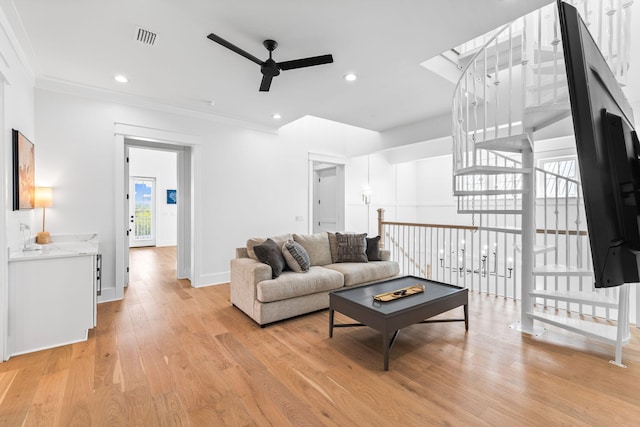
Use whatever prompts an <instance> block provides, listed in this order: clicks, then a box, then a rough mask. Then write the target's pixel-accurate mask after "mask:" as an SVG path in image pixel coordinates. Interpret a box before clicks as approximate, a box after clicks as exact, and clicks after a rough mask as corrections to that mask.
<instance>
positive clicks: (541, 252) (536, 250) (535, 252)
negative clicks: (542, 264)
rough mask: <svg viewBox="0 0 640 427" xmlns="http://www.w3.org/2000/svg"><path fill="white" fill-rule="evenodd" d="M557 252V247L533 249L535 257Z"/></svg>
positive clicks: (540, 246)
mask: <svg viewBox="0 0 640 427" xmlns="http://www.w3.org/2000/svg"><path fill="white" fill-rule="evenodd" d="M555 250H556V247H555V245H536V246H534V247H533V253H534V254H535V255H539V254H544V253H548V252H553V251H555Z"/></svg>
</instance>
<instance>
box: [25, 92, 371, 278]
mask: <svg viewBox="0 0 640 427" xmlns="http://www.w3.org/2000/svg"><path fill="white" fill-rule="evenodd" d="M35 100H36V103H35V106H36V107H35V119H36V130H37V132H38V149H37V152H38V156H39V157H38V158H39V159H41V160H40V167H41V168H40V171H41V176H42V177H43V178H46V179H47V180H48V181H49V182H50V184H51V185H53V186H54V187H56V208H55V212H54V209H51V211H52V213H51V215H49V212H47V218H48V219H47V228H49V229H50V231H52V232H56V233H76V232H97V233H99V234H100V239H101V250H102V253H103V266H104V275H103V286H105V287H108V286H110V285H112V284H113V283H114V268H115V260H114V256H115V248H114V244H115V243H114V235H115V230H114V217H115V212H114V207H113V204H114V199H113V197H114V196H113V195H114V192H115V189H114V184H113V182H114V173H115V172H114V171H115V165H114V162H115V149H114V123H127V124H135V125H137V126H142V127H148V128H154V129H162V130H167V131H172V132H180V133H184V134H189V135H199V136H200V137H201V139H202V141H203V142H202V146H201V147H199V152H200V157H201V158H200V159H199V162H200V164H201V165H202V167H201V171H200V172H199V176H200V178H201V179H200V182H196V183H194V185H195V186H196V187H198V188H199V190H198V191H197V192H196V194H201V196H202V200H201V206H202V209H201V211H199V212H195V215H196V216H199V218H200V219H201V221H196V222H197V223H201V224H202V229H201V230H196V232H197V233H200V234H199V235H200V236H201V238H202V241H203V242H204V244H203V251H202V252H203V253H202V254H195V256H196V257H198V258H200V259H202V265H201V268H200V271H201V275H200V277H195V278H194V281H195V282H196V283H195V284H196V285H204V284H209V283H217V282H223V281H225V280H224V279H226V280H228V275H229V274H228V272H229V260H230V259H231V258H232V257H233V256H234V248H235V247H237V246H242V245H244V244H245V242H246V240H247V239H248V238H249V237H252V236H264V235H273V234H281V233H287V232H299V233H303V232H306V231H307V230H308V214H309V212H308V206H309V204H308V170H307V169H308V156H309V153H310V152H313V153H323V154H329V155H334V156H344V155H345V149H346V148H345V147H346V145H347V144H348V143H349V141H351V140H355V141H358V142H359V143H361V144H365V143H366V141H367V139H374V138H376V137H377V133H375V132H370V131H364V130H358V129H357V128H353V127H350V126H345V125H341V124H338V123H334V122H329V121H326V120H322V119H317V118H304V119H301V120H300V121H299V122H296V123H292V124H289V125H288V126H286V127H283V128H282V129H281V131H280V134H279V135H277V134H272V133H264V132H259V131H255V130H250V129H244V128H240V127H232V126H230V125H226V124H221V123H218V122H215V121H207V120H204V119H201V118H194V117H188V116H181V115H177V114H170V113H166V112H160V111H152V110H146V109H142V108H138V107H131V106H126V105H120V104H116V103H113V102H110V101H102V100H97V99H89V98H87V97H80V96H75V95H69V94H62V93H57V92H51V91H46V90H42V89H38V90H36V93H35ZM296 216H302V217H303V218H304V221H296V220H295V218H296Z"/></svg>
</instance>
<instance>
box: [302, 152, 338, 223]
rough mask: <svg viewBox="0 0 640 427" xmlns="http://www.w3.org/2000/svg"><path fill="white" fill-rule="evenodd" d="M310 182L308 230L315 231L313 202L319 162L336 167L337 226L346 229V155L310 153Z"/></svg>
mask: <svg viewBox="0 0 640 427" xmlns="http://www.w3.org/2000/svg"><path fill="white" fill-rule="evenodd" d="M308 162H309V166H308V180H309V182H308V184H309V191H308V194H309V200H308V203H309V204H308V207H307V209H308V214H307V215H308V218H309V221H308V224H307V225H308V232H309V233H313V223H314V221H315V218H314V216H313V212H314V209H313V203H314V200H315V194H314V187H315V186H314V185H313V184H314V183H313V181H314V175H315V169H316V166H317V165H319V164H330V165H334V166H335V167H336V179H337V191H338V194H337V201H336V206H337V212H336V228H337V229H338V230H340V231H344V228H345V166H346V164H347V159H346V158H345V157H339V156H330V155H326V154H318V153H309V157H308Z"/></svg>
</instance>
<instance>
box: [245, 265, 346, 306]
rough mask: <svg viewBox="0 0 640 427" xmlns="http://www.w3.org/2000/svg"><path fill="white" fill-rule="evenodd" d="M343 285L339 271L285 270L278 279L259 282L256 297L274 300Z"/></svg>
mask: <svg viewBox="0 0 640 427" xmlns="http://www.w3.org/2000/svg"><path fill="white" fill-rule="evenodd" d="M343 285H344V279H343V276H342V274H341V273H339V272H338V271H335V270H332V269H328V268H324V267H311V268H309V272H307V273H306V274H298V273H295V272H293V271H285V272H283V273H282V274H281V275H280V276H279V277H278V278H276V279H271V280H263V281H262V282H259V283H258V284H257V285H256V297H257V299H258V301H260V302H273V301H280V300H284V299H288V298H294V297H298V296H301V295H309V294H314V293H316V292H329V291H331V290H334V289H339V288H341V287H342V286H343Z"/></svg>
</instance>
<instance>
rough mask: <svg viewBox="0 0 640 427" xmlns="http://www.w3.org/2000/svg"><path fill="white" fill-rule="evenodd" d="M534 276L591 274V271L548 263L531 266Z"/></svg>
mask: <svg viewBox="0 0 640 427" xmlns="http://www.w3.org/2000/svg"><path fill="white" fill-rule="evenodd" d="M533 275H534V276H591V275H593V271H591V270H589V269H586V268H578V267H571V266H567V265H560V264H549V265H541V266H536V267H533Z"/></svg>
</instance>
